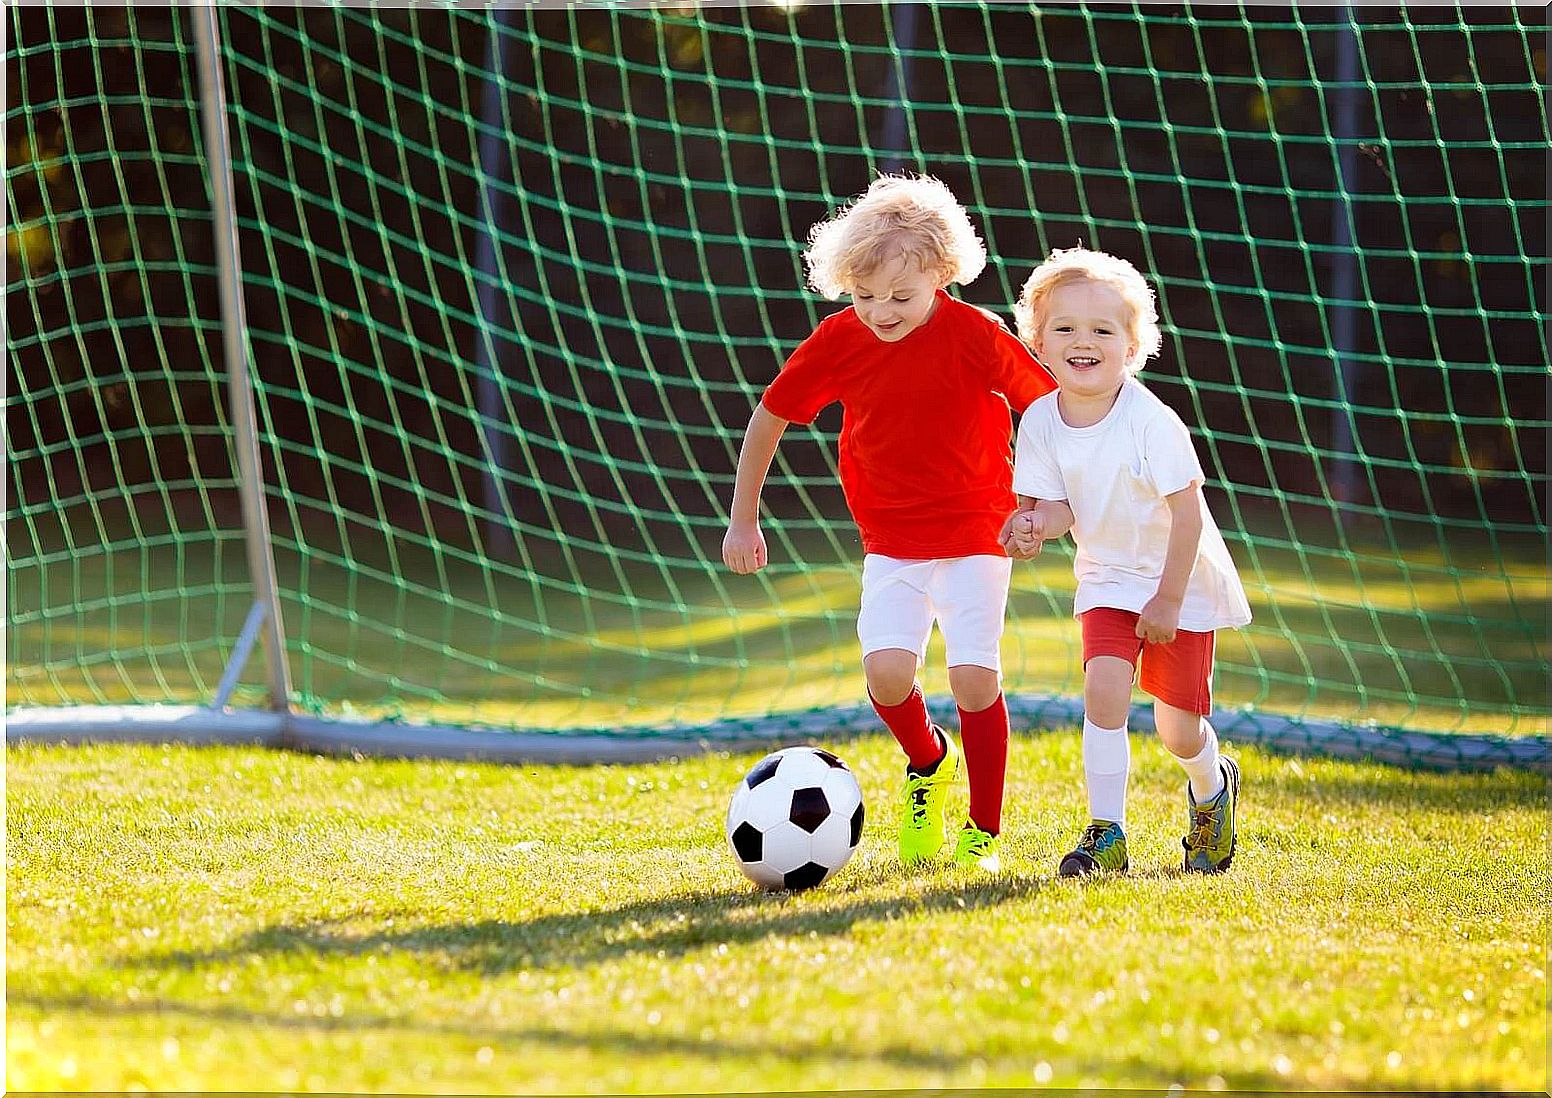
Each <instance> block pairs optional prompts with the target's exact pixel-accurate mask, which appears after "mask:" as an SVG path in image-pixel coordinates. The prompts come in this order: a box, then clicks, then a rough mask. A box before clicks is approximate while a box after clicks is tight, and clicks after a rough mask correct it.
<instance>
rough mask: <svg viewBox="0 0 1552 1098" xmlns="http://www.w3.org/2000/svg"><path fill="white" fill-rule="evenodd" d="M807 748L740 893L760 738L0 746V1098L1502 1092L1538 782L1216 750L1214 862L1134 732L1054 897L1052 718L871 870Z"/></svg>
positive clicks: (1538, 1057) (882, 791) (1538, 1032)
mask: <svg viewBox="0 0 1552 1098" xmlns="http://www.w3.org/2000/svg"><path fill="white" fill-rule="evenodd" d="M829 746H832V747H835V748H836V749H838V750H839V751H840V752H841V754H842V755H843V757H845V758H846V759H848V761H850V762H851V764H852V765H853V767H854V769H856V770H857V772H858V775H859V778H860V780H861V782H862V786H863V791H864V795H865V796H866V797H867V798H868V807H869V812H870V815H869V818H868V822H867V827H866V831H865V836H864V840H863V846H862V849H861V850H860V852H859V854H858V856H857V858H856V859H854V861H853V862H852V864H850V865H848V866H847V867H846V868H845V869H844V870H843V871H842V873H841V874H840V875H839V876H838V877H837V878H836V879H835V880H834V881H832V882H830V883H829V884H827V885H825V886H824V887H822V888H820V889H818V890H816V891H815V892H812V893H804V894H797V895H784V894H776V895H764V894H759V893H755V892H753V891H752V890H751V889H750V888H749V887H748V886H747V885H746V884H745V883H744V881H743V878H742V877H740V876H739V875H738V874H737V872H736V870H735V868H734V866H733V864H732V862H731V860H730V858H729V856H728V855H727V853H726V851H725V848H724V845H723V838H722V831H721V817H722V814H723V812H724V810H725V806H726V798H727V796H728V794H729V793H730V791H731V789H732V787H733V784H734V782H735V781H736V780H737V778H738V777H739V776H740V775H741V774H742V773H743V772H744V770H745V769H746V768H747V767H748V766H749V765H750V764H751V763H752V762H753V761H754V760H755V759H756V758H757V757H758V756H759V754H761V752H760V751H752V752H745V753H739V754H733V755H727V754H714V755H708V756H702V757H694V758H688V759H685V760H682V761H678V762H673V763H663V764H654V765H643V766H630V767H623V766H621V767H603V766H594V767H559V768H554V769H527V768H502V767H496V766H484V765H468V764H463V765H456V764H439V763H415V762H393V761H364V760H354V761H353V760H349V759H322V758H314V757H307V756H300V755H293V754H285V753H276V752H267V751H262V750H233V749H219V750H217V749H187V748H155V747H91V748H73V749H72V748H43V747H36V746H32V747H29V746H12V747H10V748H9V749H8V751H7V764H8V783H9V789H8V795H7V814H8V819H7V825H8V863H7V876H6V914H7V925H8V939H7V978H8V987H7V993H8V1014H7V1039H8V1040H7V1068H8V1083H9V1086H10V1087H11V1088H12V1089H35V1090H36V1089H42V1090H51V1089H69V1090H110V1091H123V1090H130V1089H137V1088H149V1089H151V1090H161V1091H187V1090H212V1089H224V1090H256V1091H335V1092H341V1091H396V1092H412V1091H413V1092H441V1093H479V1092H497V1091H499V1092H508V1093H511V1092H520V1093H550V1094H561V1093H601V1092H646V1091H658V1092H679V1093H691V1092H706V1091H717V1092H735V1091H766V1090H808V1089H822V1088H829V1089H884V1088H941V1087H967V1086H978V1085H985V1086H1024V1085H1031V1086H1038V1085H1050V1086H1067V1087H1078V1086H1106V1087H1140V1088H1163V1087H1167V1086H1170V1085H1173V1084H1177V1083H1178V1084H1182V1085H1184V1086H1186V1087H1191V1088H1217V1087H1224V1088H1233V1089H1240V1090H1267V1089H1286V1088H1319V1089H1340V1088H1391V1089H1410V1088H1430V1089H1432V1088H1458V1089H1516V1090H1540V1089H1542V1088H1544V1087H1545V1085H1546V1081H1547V1075H1546V1070H1547V1062H1546V1031H1545V1020H1546V1004H1547V996H1546V966H1545V961H1546V948H1545V947H1546V940H1547V929H1548V928H1547V905H1546V897H1547V895H1548V885H1549V875H1548V863H1547V850H1548V846H1547V817H1546V811H1545V809H1546V793H1547V789H1546V784H1545V780H1544V779H1543V778H1541V777H1539V776H1535V775H1531V774H1528V773H1511V772H1499V773H1496V774H1491V775H1433V774H1419V773H1411V772H1405V771H1400V770H1396V769H1390V768H1385V767H1377V766H1368V765H1358V764H1349V763H1338V762H1331V761H1319V760H1295V759H1291V758H1286V757H1278V756H1272V755H1267V754H1263V753H1260V752H1258V751H1255V750H1249V749H1242V750H1240V751H1239V752H1237V754H1238V756H1239V758H1240V760H1241V762H1242V764H1243V767H1244V772H1245V782H1246V784H1245V794H1244V807H1243V813H1242V846H1241V850H1240V854H1239V856H1238V858H1237V859H1236V863H1235V865H1234V867H1233V869H1232V870H1231V871H1230V873H1229V874H1227V875H1226V876H1224V877H1222V878H1216V879H1202V878H1197V877H1191V878H1187V877H1185V876H1183V875H1182V874H1181V873H1179V872H1178V871H1177V870H1176V868H1175V867H1176V864H1177V858H1178V856H1179V846H1178V837H1179V834H1180V831H1181V829H1182V826H1183V822H1184V807H1183V803H1182V802H1183V797H1182V787H1183V781H1182V779H1181V776H1180V774H1179V773H1178V771H1177V769H1176V768H1175V767H1174V766H1173V764H1172V763H1170V762H1169V760H1168V759H1167V758H1165V756H1164V755H1163V753H1162V751H1161V750H1160V749H1159V747H1158V746H1157V744H1156V743H1154V742H1151V741H1147V740H1144V739H1141V738H1138V739H1136V740H1135V741H1134V764H1133V784H1132V790H1133V794H1132V800H1131V806H1130V810H1131V815H1132V822H1131V828H1130V830H1131V835H1132V861H1133V872H1132V873H1131V874H1130V875H1129V876H1127V877H1125V878H1122V879H1113V880H1106V881H1099V882H1089V883H1082V882H1070V881H1061V880H1057V879H1054V878H1053V875H1052V874H1053V869H1054V864H1055V859H1056V857H1057V855H1058V854H1059V853H1060V851H1061V850H1062V849H1063V847H1064V844H1067V843H1068V842H1070V840H1071V839H1072V838H1073V837H1074V835H1075V833H1076V829H1077V828H1078V827H1079V826H1080V824H1081V820H1082V793H1081V759H1080V752H1079V744H1078V737H1077V735H1076V734H1075V733H1061V734H1051V735H1043V736H1018V737H1015V740H1014V743H1013V749H1012V756H1011V762H1010V783H1009V786H1010V788H1009V807H1008V812H1007V815H1006V817H1005V830H1006V836H1007V838H1006V840H1005V843H1006V845H1005V849H1004V860H1005V862H1006V863H1007V871H1006V872H1005V874H1004V876H1003V877H1002V878H1001V879H999V880H998V881H996V882H995V883H984V882H982V881H978V880H975V879H971V878H967V877H965V876H963V875H960V874H959V873H957V872H956V871H954V870H953V869H951V868H949V867H947V866H943V867H940V868H935V869H932V870H929V871H925V872H920V873H906V872H904V871H902V870H901V869H900V868H899V867H898V865H897V863H896V862H895V860H894V858H893V856H892V822H893V820H892V815H893V814H892V811H891V804H890V800H891V797H892V793H893V790H894V788H895V783H896V779H897V775H898V770H897V767H898V765H899V762H898V757H897V750H896V748H895V747H894V746H893V744H892V743H891V742H888V741H886V740H885V739H883V738H880V737H868V738H862V739H856V740H849V741H844V742H841V743H838V744H831V745H829Z"/></svg>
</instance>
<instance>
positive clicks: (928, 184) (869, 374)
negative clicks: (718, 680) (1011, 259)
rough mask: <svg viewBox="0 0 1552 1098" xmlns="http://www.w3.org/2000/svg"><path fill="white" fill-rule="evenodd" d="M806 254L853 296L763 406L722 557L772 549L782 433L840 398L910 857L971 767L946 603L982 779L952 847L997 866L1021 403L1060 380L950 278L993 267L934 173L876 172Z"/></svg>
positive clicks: (761, 559)
mask: <svg viewBox="0 0 1552 1098" xmlns="http://www.w3.org/2000/svg"><path fill="white" fill-rule="evenodd" d="M804 260H805V262H806V264H807V266H808V272H809V283H810V285H812V286H813V288H814V289H815V290H817V291H818V292H819V293H821V294H823V295H824V296H825V297H827V298H829V299H831V300H834V299H836V298H839V297H841V296H842V295H849V296H850V298H851V301H852V304H851V306H850V307H849V308H846V309H843V310H841V311H840V312H838V313H835V314H834V315H832V316H829V317H827V318H825V319H824V320H823V321H821V322H820V324H819V326H818V327H817V328H816V329H815V330H814V332H813V334H812V335H810V336H809V337H808V338H807V339H805V340H804V341H803V342H802V344H800V345H799V346H798V348H797V350H795V351H793V353H792V355H791V357H790V358H788V359H787V362H786V364H785V365H784V366H783V367H782V369H781V373H780V374H779V375H778V376H777V377H776V379H775V380H774V381H773V382H771V384H770V386H769V387H768V388H767V389H766V390H765V393H764V395H763V396H762V397H761V399H760V403H759V404H758V405H757V406H756V408H755V410H754V414H753V416H751V417H750V420H749V426H748V428H747V430H746V432H745V435H744V444H743V449H742V450H741V452H740V454H739V459H738V475H737V480H736V482H735V485H734V489H733V503H732V507H731V511H730V520H729V523H728V530H727V535H726V536H725V538H724V539H723V542H722V559H723V561H724V562H725V563H726V564H727V566H728V567H729V568H731V569H732V570H733V571H735V572H739V573H749V572H754V571H756V570H758V569H760V568H763V567H764V566H765V564H766V560H767V556H766V547H765V538H764V536H763V535H762V534H761V532H760V518H759V509H760V489H761V487H762V486H763V485H764V483H765V476H766V473H767V471H768V470H769V469H770V464H771V459H772V458H773V457H774V456H775V453H776V446H777V443H778V442H779V441H780V439H781V435H782V432H783V431H784V430H786V427H787V425H788V424H789V423H809V422H811V421H812V420H813V418H814V416H815V415H817V414H818V412H819V410H820V409H821V408H823V407H825V406H826V405H827V404H830V403H831V402H833V401H840V403H841V408H842V412H843V419H842V426H841V437H840V475H841V487H842V490H843V491H844V493H845V495H846V502H847V505H848V507H849V508H850V510H851V513H852V517H853V518H854V519H855V520H856V523H857V527H858V529H859V531H860V533H861V535H862V548H863V552H864V554H865V557H864V560H863V567H862V605H861V610H860V612H859V614H858V618H857V635H858V638H859V639H860V640H861V642H862V664H863V671H864V674H865V675H866V678H867V684H868V695H869V699H870V700H871V701H872V703H873V708H874V709H875V710H876V711H877V712H878V714H879V716H880V718H882V719H883V721H884V723H885V724H886V725H887V726H888V727H889V730H890V731H891V732H892V733H893V734H894V737H895V739H896V740H898V741H899V743H900V746H901V747H902V748H903V749H904V751H905V754H906V758H907V767H906V777H905V786H904V789H903V790H902V794H901V813H900V831H899V836H900V858H901V860H902V861H903V862H905V863H906V864H907V865H913V864H916V863H918V862H921V861H923V860H924V859H926V858H930V857H931V856H933V855H934V854H936V853H937V852H938V851H939V849H941V848H942V846H943V845H944V843H945V842H946V841H947V838H948V823H947V820H946V817H945V802H946V801H947V798H948V794H949V791H950V790H951V789H952V787H953V785H954V782H955V779H956V778H957V776H958V771H959V749H958V748H957V747H956V746H955V744H954V741H953V740H952V739H951V738H950V737H949V736H948V734H947V733H946V732H945V731H944V730H943V729H942V728H939V727H938V726H936V725H934V724H933V723H932V721H931V720H930V718H929V717H928V715H927V708H926V705H925V704H924V702H923V699H922V691H921V686H920V684H919V683H918V682H917V681H916V674H917V670H918V668H919V666H920V663H921V661H922V660H923V659H924V658H925V656H926V650H927V639H928V637H929V635H930V634H931V631H932V625H933V622H934V620H936V621H937V623H938V627H939V629H940V630H941V631H942V633H943V639H944V644H945V647H946V649H947V656H948V678H949V687H950V689H951V690H952V691H953V694H954V700H955V703H956V704H957V705H958V707H959V717H960V736H961V738H962V740H963V741H964V761H965V768H966V770H967V772H968V775H969V782H970V806H969V812H968V816H969V818H968V819H967V820H966V822H965V824H964V826H963V828H962V829H961V831H960V833H959V839H958V843H957V846H956V849H955V853H954V860H955V862H956V863H957V864H959V865H962V866H975V867H979V868H981V869H983V870H985V871H987V872H990V873H995V872H997V871H998V869H999V868H1000V859H999V856H998V851H997V847H998V840H997V836H998V832H999V831H1000V829H1001V816H1002V796H1003V779H1004V773H1005V771H1006V769H1007V757H1008V709H1007V705H1006V703H1005V702H1004V700H1003V696H1002V684H1001V652H1000V642H1001V638H1002V628H1003V617H1004V613H1005V610H1006V607H1007V598H1008V582H1009V577H1010V573H1011V566H1012V562H1011V560H1009V558H1008V556H1007V555H1006V553H1005V552H1004V549H1003V539H1004V537H1005V536H1006V534H1007V529H1006V525H1007V519H1008V515H1009V513H1010V512H1011V511H1012V510H1013V509H1014V505H1015V499H1014V496H1013V489H1012V468H1013V465H1012V455H1011V448H1010V439H1011V436H1012V420H1011V417H1010V416H1009V413H1008V408H1009V405H1012V407H1013V408H1015V409H1017V410H1018V411H1020V412H1022V411H1023V410H1024V408H1025V407H1027V406H1028V405H1029V404H1030V403H1031V402H1032V401H1034V400H1035V399H1036V398H1037V397H1040V396H1042V395H1044V394H1045V393H1048V392H1051V391H1052V390H1054V389H1055V388H1056V382H1055V379H1054V378H1052V376H1051V375H1050V373H1049V372H1047V371H1046V369H1045V368H1044V367H1043V366H1041V365H1040V364H1039V363H1038V362H1036V361H1035V359H1034V357H1033V356H1032V355H1031V354H1030V353H1029V351H1028V350H1027V349H1026V348H1025V347H1024V346H1023V345H1022V344H1021V343H1020V342H1019V341H1018V340H1017V339H1015V338H1014V337H1013V335H1012V334H1011V333H1010V332H1009V331H1008V330H1007V329H1006V328H1005V327H1004V326H1003V325H1002V323H1001V322H1000V321H998V320H997V318H996V317H994V316H992V315H991V314H989V313H986V312H983V311H982V310H980V309H977V308H975V307H974V306H971V305H967V304H965V303H964V302H962V301H958V300H956V299H955V298H953V297H950V296H949V295H948V294H947V293H946V292H945V287H947V286H948V285H949V284H951V283H956V282H957V283H961V284H963V283H967V282H970V281H972V280H973V279H974V278H975V277H976V276H977V275H978V274H980V273H981V270H982V268H984V267H985V265H986V249H985V247H984V245H982V243H981V240H980V238H979V237H978V236H977V235H976V232H975V230H974V229H973V228H972V227H971V225H970V219H969V217H968V216H967V215H966V213H965V210H964V208H963V207H962V206H961V205H960V204H959V202H958V201H957V200H956V199H955V198H954V196H953V194H952V193H951V192H950V191H949V189H948V188H947V187H946V186H944V185H943V184H942V183H941V182H939V181H938V180H936V179H933V178H931V177H929V176H920V177H909V176H889V175H886V176H882V177H881V178H879V179H878V180H876V181H875V182H874V183H873V185H872V186H871V187H869V188H868V190H867V193H866V194H864V195H863V196H861V197H860V198H859V199H858V200H857V201H855V202H854V203H852V204H851V205H850V206H849V207H847V208H845V209H843V210H841V211H840V212H839V213H837V214H836V215H835V216H833V217H831V218H830V219H828V220H826V221H824V222H822V223H820V224H819V225H817V226H815V227H814V229H813V231H812V232H810V234H809V240H808V249H807V250H806V252H805V253H804Z"/></svg>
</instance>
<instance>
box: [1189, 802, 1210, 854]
mask: <svg viewBox="0 0 1552 1098" xmlns="http://www.w3.org/2000/svg"><path fill="white" fill-rule="evenodd" d="M1215 823H1217V813H1216V812H1214V811H1213V810H1212V809H1211V808H1201V807H1198V808H1194V809H1192V810H1191V830H1190V832H1189V833H1188V834H1187V835H1186V845H1187V846H1189V847H1191V848H1193V849H1196V850H1201V849H1205V848H1206V847H1208V846H1211V845H1212V842H1213V840H1214V839H1216V838H1217V835H1216V834H1215V833H1214V832H1215V830H1216V829H1215V828H1214V826H1213V825H1214V824H1215Z"/></svg>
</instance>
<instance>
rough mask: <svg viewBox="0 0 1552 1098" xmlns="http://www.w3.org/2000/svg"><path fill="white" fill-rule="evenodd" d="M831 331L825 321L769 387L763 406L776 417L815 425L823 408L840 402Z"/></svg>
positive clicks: (789, 360) (800, 347)
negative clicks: (828, 347) (830, 348)
mask: <svg viewBox="0 0 1552 1098" xmlns="http://www.w3.org/2000/svg"><path fill="white" fill-rule="evenodd" d="M827 328H828V325H826V324H825V323H824V322H822V321H821V322H820V325H819V327H818V328H815V329H814V332H813V334H812V335H810V336H809V337H808V338H807V339H805V340H804V341H803V342H802V343H799V344H798V346H797V349H796V350H794V351H793V352H792V354H791V355H789V356H788V357H787V361H786V363H785V364H784V365H783V366H782V368H781V372H780V373H779V374H777V375H776V378H775V380H773V381H772V382H771V383H770V384H769V385H767V386H766V387H765V393H764V394H763V395H762V396H761V397H760V403H761V404H763V405H765V410H766V411H767V412H770V413H771V414H772V415H773V416H779V417H780V418H782V419H784V420H786V421H787V422H789V423H812V422H813V420H814V417H815V416H817V415H818V414H819V410H820V409H821V408H823V407H824V406H825V405H826V404H830V403H833V402H834V401H837V400H839V399H840V397H841V394H840V392H839V390H838V389H837V388H836V382H835V379H836V370H835V363H834V361H833V356H832V355H831V354H829V353H828V352H827V348H826V344H827V343H828V342H829V338H830V333H829V332H828V331H827Z"/></svg>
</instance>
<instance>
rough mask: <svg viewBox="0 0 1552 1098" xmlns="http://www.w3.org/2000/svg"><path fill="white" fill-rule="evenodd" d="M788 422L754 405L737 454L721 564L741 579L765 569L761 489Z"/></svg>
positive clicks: (762, 407) (758, 405) (759, 405)
mask: <svg viewBox="0 0 1552 1098" xmlns="http://www.w3.org/2000/svg"><path fill="white" fill-rule="evenodd" d="M786 429H787V421H786V420H784V419H782V418H781V417H780V416H777V415H775V414H773V413H771V412H768V411H766V410H765V405H763V404H756V405H755V407H754V414H753V415H751V416H750V417H749V426H748V427H747V428H745V430H744V445H743V448H742V449H741V450H740V451H739V452H738V476H737V478H736V479H735V480H734V481H733V505H732V507H731V508H730V509H729V514H728V528H727V533H726V534H725V535H724V536H723V538H722V563H724V564H726V565H727V566H728V567H729V568H731V569H733V571H735V572H737V573H739V574H740V575H746V574H747V573H749V572H757V571H759V570H760V569H761V568H764V567H765V563H766V552H765V535H764V534H762V533H760V489H761V488H763V487H764V486H765V474H766V473H767V472H769V471H770V467H771V459H772V458H773V457H775V456H776V444H777V443H778V442H780V441H781V433H782V432H783V431H785V430H786Z"/></svg>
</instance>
